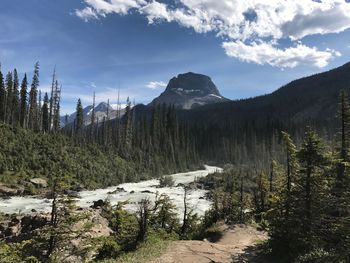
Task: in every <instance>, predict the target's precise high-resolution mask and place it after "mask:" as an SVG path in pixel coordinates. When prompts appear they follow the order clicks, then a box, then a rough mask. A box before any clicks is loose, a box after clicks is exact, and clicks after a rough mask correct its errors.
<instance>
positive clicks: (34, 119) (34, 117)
mask: <svg viewBox="0 0 350 263" xmlns="http://www.w3.org/2000/svg"><path fill="white" fill-rule="evenodd" d="M38 87H39V62H37V63H35V66H34V75H33V80H32V84H31V88H30V92H29V114H28V128H29V129H32V130H38V129H39V125H38V101H37V96H38Z"/></svg>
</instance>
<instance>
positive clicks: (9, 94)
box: [5, 72, 13, 124]
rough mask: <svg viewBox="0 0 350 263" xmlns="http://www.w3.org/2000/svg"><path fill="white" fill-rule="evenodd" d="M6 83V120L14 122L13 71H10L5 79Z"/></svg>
mask: <svg viewBox="0 0 350 263" xmlns="http://www.w3.org/2000/svg"><path fill="white" fill-rule="evenodd" d="M5 85H6V108H5V109H6V110H5V115H6V122H7V123H10V124H11V123H12V102H13V76H12V72H8V73H7V75H6V79H5Z"/></svg>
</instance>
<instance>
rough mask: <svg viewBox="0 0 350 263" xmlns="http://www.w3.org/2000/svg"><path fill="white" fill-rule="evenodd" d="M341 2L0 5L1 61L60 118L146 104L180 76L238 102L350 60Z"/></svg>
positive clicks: (39, 0)
mask: <svg viewBox="0 0 350 263" xmlns="http://www.w3.org/2000/svg"><path fill="white" fill-rule="evenodd" d="M349 28H350V3H349V1H345V0H302V1H295V0H166V1H165V0H163V1H162V0H25V1H24V0H1V7H0V63H1V70H2V71H3V73H5V74H6V72H7V71H11V70H13V69H14V68H16V69H17V70H18V72H19V74H20V77H23V75H24V73H27V74H28V76H29V78H31V77H32V72H33V67H34V64H35V62H36V61H39V63H40V68H41V69H40V89H41V90H42V91H43V92H46V91H49V90H50V83H51V78H52V72H53V69H54V67H55V66H56V70H57V76H58V79H59V81H60V83H61V84H62V105H61V109H62V114H66V113H71V112H73V111H74V109H75V105H76V101H77V99H78V98H81V100H82V102H83V106H87V105H90V104H92V94H93V92H94V91H95V92H96V99H97V101H98V102H100V101H107V99H110V101H111V103H115V102H116V100H117V94H118V92H117V90H120V96H121V100H122V101H125V100H126V98H127V97H128V96H129V97H130V99H131V100H135V102H136V103H145V104H146V103H149V102H150V101H151V100H152V99H153V98H155V97H156V96H158V95H159V94H160V93H161V92H163V91H164V89H165V87H166V84H167V83H168V81H169V80H170V79H171V78H172V77H174V76H176V75H178V74H180V73H185V72H189V71H191V72H196V73H201V74H205V75H208V76H210V77H211V78H212V80H213V81H214V83H215V84H216V86H217V87H218V88H219V90H220V92H221V94H222V95H223V96H225V97H227V98H229V99H241V98H248V97H253V96H258V95H262V94H267V93H270V92H272V91H274V90H276V89H278V88H279V87H281V86H283V85H285V84H287V83H288V82H290V81H292V80H294V79H297V78H300V77H304V76H308V75H311V74H315V73H318V72H322V71H326V70H329V69H331V68H335V67H338V66H341V65H343V64H345V63H347V62H349V60H350V29H349Z"/></svg>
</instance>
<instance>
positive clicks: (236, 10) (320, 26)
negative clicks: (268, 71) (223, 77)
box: [76, 0, 350, 67]
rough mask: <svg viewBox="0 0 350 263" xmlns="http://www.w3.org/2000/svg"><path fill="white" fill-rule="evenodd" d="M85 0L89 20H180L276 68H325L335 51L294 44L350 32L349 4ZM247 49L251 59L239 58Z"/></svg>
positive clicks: (333, 0) (320, 0)
mask: <svg viewBox="0 0 350 263" xmlns="http://www.w3.org/2000/svg"><path fill="white" fill-rule="evenodd" d="M84 1H85V3H86V5H87V6H86V7H85V8H84V9H82V10H77V11H76V14H77V16H79V17H81V18H82V19H84V20H88V19H97V18H99V17H101V16H102V17H104V16H106V15H107V14H111V13H115V14H120V15H125V14H128V13H129V12H130V11H131V10H134V11H136V12H139V13H140V14H142V15H144V16H145V17H146V18H147V19H148V22H149V23H151V24H152V23H156V22H176V23H178V24H179V25H181V26H184V27H187V28H192V29H193V30H194V31H195V32H197V33H207V32H215V33H216V34H217V36H218V37H223V38H225V39H226V42H225V43H223V45H224V47H225V50H226V53H227V54H228V55H230V56H231V57H236V58H238V59H241V60H244V61H250V62H255V63H258V64H266V63H267V64H270V65H273V66H277V67H280V66H281V65H282V67H291V66H294V65H299V64H304V62H305V63H307V64H312V65H314V66H317V67H324V66H326V65H327V63H328V61H329V60H330V59H331V58H333V57H334V56H336V55H337V53H336V52H333V51H331V50H324V51H321V50H318V49H317V48H313V47H307V46H304V45H299V44H298V45H297V46H296V47H295V44H297V43H298V42H297V41H298V40H301V39H302V38H304V37H306V36H310V35H315V34H330V33H340V32H343V31H344V30H346V29H348V28H350V4H349V3H348V2H347V1H345V0H317V1H316V0H302V1H295V0H274V1H266V0H249V1H248V0H178V1H176V3H177V4H176V6H173V5H168V4H165V3H163V2H159V0H84ZM286 38H289V39H290V40H291V41H292V42H293V44H292V45H291V46H290V47H287V48H285V49H279V48H278V43H279V41H280V40H282V39H286ZM228 43H229V45H228ZM249 43H253V44H249ZM256 43H260V44H256ZM243 46H244V47H245V48H242V47H243ZM268 47H269V48H268ZM248 48H249V50H250V52H252V57H249V54H245V55H244V56H243V55H240V54H239V51H243V50H247V49H248ZM228 49H229V51H228ZM242 49H243V50H242ZM267 50H269V51H271V50H272V51H273V52H275V53H277V54H279V55H281V56H282V57H281V58H280V59H279V60H281V61H292V62H286V63H285V62H276V61H277V58H276V56H274V57H275V58H272V56H271V58H266V55H265V54H263V53H261V52H264V51H267ZM243 57H244V58H243ZM285 65H286V66H285Z"/></svg>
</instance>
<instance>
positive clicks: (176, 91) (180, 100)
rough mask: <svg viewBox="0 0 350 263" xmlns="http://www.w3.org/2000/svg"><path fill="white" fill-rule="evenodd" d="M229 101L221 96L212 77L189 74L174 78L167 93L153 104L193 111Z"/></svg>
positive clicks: (167, 88) (166, 90)
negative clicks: (199, 107)
mask: <svg viewBox="0 0 350 263" xmlns="http://www.w3.org/2000/svg"><path fill="white" fill-rule="evenodd" d="M227 100H228V99H226V98H224V97H223V96H222V95H221V94H220V92H219V90H218V88H217V87H216V86H215V84H214V82H213V81H212V80H211V78H210V77H208V76H206V75H202V74H197V73H193V72H188V73H184V74H179V75H178V76H177V77H174V78H172V79H171V80H170V81H169V84H168V85H167V87H166V89H165V91H164V92H163V93H162V94H161V95H160V96H159V97H158V98H156V99H154V100H153V101H152V103H151V104H163V103H165V104H168V105H175V107H177V108H182V109H191V108H195V107H198V106H202V105H206V104H211V103H217V102H223V101H227Z"/></svg>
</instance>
